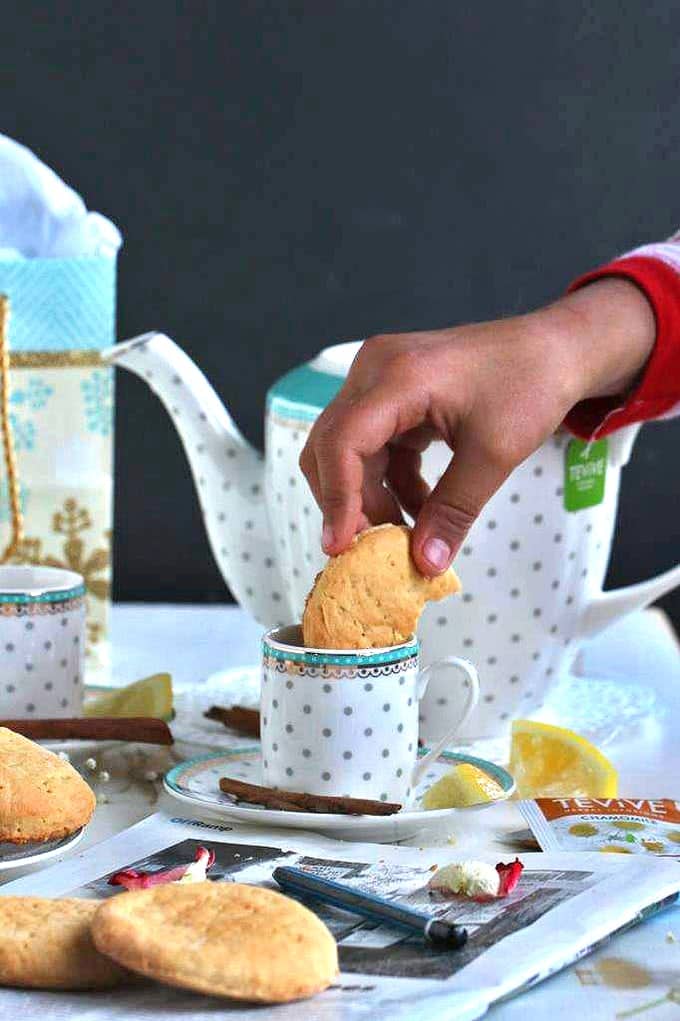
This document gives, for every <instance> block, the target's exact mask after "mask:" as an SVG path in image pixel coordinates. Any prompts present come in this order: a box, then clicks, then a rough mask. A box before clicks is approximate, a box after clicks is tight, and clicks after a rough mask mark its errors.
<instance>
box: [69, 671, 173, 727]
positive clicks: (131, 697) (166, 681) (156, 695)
mask: <svg viewBox="0 0 680 1021" xmlns="http://www.w3.org/2000/svg"><path fill="white" fill-rule="evenodd" d="M83 714H84V715H85V716H154V717H157V718H159V719H161V720H169V719H170V718H171V716H172V679H171V677H170V674H153V675H152V676H151V677H144V678H143V679H142V680H141V681H135V683H134V684H128V685H126V687H124V688H116V689H115V690H114V691H105V692H103V693H102V694H101V695H97V696H96V698H93V699H92V701H91V702H86V704H85V706H84V707H83Z"/></svg>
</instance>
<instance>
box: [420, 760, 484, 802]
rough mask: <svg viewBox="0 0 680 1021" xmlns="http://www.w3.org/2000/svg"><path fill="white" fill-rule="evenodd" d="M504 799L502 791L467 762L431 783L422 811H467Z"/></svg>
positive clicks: (482, 771) (424, 798)
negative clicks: (487, 802)
mask: <svg viewBox="0 0 680 1021" xmlns="http://www.w3.org/2000/svg"><path fill="white" fill-rule="evenodd" d="M502 797H503V788H502V787H501V785H500V784H499V783H498V782H497V781H496V780H494V779H493V778H492V777H490V776H489V775H488V773H485V772H484V770H482V769H479V768H478V767H477V766H473V765H472V764H471V763H469V762H462V763H461V764H460V765H459V766H454V767H453V769H451V770H450V771H449V772H448V773H445V774H444V776H442V777H440V779H439V780H437V782H436V783H433V784H432V786H431V787H430V789H429V790H428V791H426V792H425V795H424V797H423V808H426V809H428V811H431V810H432V809H435V808H469V807H470V805H481V804H483V803H484V802H486V801H496V800H497V798H502Z"/></svg>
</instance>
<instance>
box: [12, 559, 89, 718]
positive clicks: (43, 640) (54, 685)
mask: <svg viewBox="0 0 680 1021" xmlns="http://www.w3.org/2000/svg"><path fill="white" fill-rule="evenodd" d="M84 645H85V585H84V584H83V579H82V578H81V576H80V575H79V574H76V573H75V572H74V571H66V570H61V569H60V568H53V567H32V566H28V565H27V566H23V565H22V566H5V567H0V718H1V719H30V718H31V717H32V716H36V717H38V716H43V717H54V716H80V715H81V712H82V706H83V654H84Z"/></svg>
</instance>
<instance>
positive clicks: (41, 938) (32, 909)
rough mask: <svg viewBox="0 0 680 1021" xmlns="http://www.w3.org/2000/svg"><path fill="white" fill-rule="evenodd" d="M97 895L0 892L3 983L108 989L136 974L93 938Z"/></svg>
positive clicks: (0, 956) (0, 983) (1, 971)
mask: <svg viewBox="0 0 680 1021" xmlns="http://www.w3.org/2000/svg"><path fill="white" fill-rule="evenodd" d="M98 907H99V902H98V901H93V900H75V899H72V898H70V899H65V900H47V899H45V898H42V897H0V931H2V939H0V985H3V986H18V987H21V988H27V989H109V988H111V987H112V986H117V985H120V984H121V983H123V982H125V981H126V980H127V981H130V980H131V979H132V976H131V975H130V973H129V972H127V971H126V970H125V969H124V968H121V967H120V966H119V965H117V964H116V963H115V962H114V961H111V960H110V959H109V958H108V957H104V955H103V954H100V953H99V951H98V950H97V949H96V947H95V945H94V943H93V942H92V935H91V932H90V924H91V922H92V919H93V918H94V916H95V914H96V912H97V908H98Z"/></svg>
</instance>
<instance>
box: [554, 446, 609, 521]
mask: <svg viewBox="0 0 680 1021" xmlns="http://www.w3.org/2000/svg"><path fill="white" fill-rule="evenodd" d="M608 453H609V444H608V442H607V440H606V439H604V440H595V442H594V443H588V442H587V441H586V440H572V441H571V443H570V444H569V446H568V447H567V453H566V458H565V464H564V507H565V510H568V511H579V510H583V509H584V508H585V507H595V506H596V505H597V504H598V503H602V501H603V500H604V483H605V478H606V476H607V457H608Z"/></svg>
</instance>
